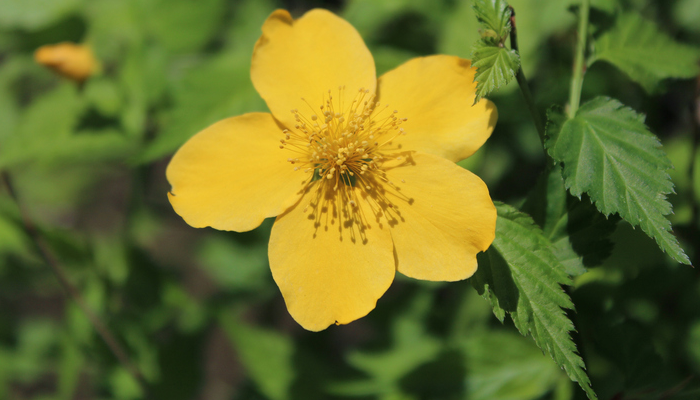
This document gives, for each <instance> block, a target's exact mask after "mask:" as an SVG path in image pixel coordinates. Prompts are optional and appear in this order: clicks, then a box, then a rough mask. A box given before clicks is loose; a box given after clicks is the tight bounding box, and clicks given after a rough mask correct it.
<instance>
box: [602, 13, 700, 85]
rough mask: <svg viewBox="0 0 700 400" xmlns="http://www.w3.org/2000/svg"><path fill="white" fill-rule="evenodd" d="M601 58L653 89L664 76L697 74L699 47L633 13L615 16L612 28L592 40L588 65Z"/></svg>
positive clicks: (698, 69)
mask: <svg viewBox="0 0 700 400" xmlns="http://www.w3.org/2000/svg"><path fill="white" fill-rule="evenodd" d="M598 60H604V61H607V62H610V63H612V64H613V65H615V66H616V67H618V68H619V69H621V70H622V71H623V72H625V73H626V74H627V75H629V77H630V78H632V80H634V81H635V82H637V83H639V84H640V85H642V86H643V87H644V89H645V90H646V91H647V92H652V91H653V90H654V89H655V88H656V86H657V85H658V84H659V82H660V81H661V80H663V79H666V78H691V77H693V76H696V75H697V74H698V73H700V66H699V65H698V61H700V49H698V48H696V47H691V46H687V45H684V44H681V43H678V42H676V41H674V40H673V39H671V38H670V37H669V36H668V35H666V34H665V33H663V32H661V31H660V30H659V28H658V27H657V26H656V24H654V23H653V22H651V21H647V20H645V19H643V18H642V17H640V16H639V15H636V14H622V15H620V16H618V17H617V20H616V21H615V25H614V26H613V27H612V29H611V30H610V31H608V32H606V33H604V34H603V35H602V36H600V37H599V38H598V39H597V40H596V41H595V52H594V54H593V57H592V58H591V60H590V61H589V63H588V64H589V65H590V64H593V63H594V62H595V61H598Z"/></svg>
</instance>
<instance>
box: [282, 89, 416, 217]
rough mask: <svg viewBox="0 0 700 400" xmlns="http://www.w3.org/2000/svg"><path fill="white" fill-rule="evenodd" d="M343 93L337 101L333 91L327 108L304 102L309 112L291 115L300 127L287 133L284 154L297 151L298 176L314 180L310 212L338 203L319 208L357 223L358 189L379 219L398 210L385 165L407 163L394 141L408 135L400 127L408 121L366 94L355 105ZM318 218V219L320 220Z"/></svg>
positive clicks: (357, 97)
mask: <svg viewBox="0 0 700 400" xmlns="http://www.w3.org/2000/svg"><path fill="white" fill-rule="evenodd" d="M344 90H345V89H344V87H340V88H338V98H339V99H338V100H336V99H335V98H334V97H333V95H332V93H331V91H330V90H329V91H328V93H327V96H326V98H325V99H324V101H323V104H321V105H320V106H317V107H316V108H314V107H313V106H312V105H311V104H309V103H308V102H307V101H306V100H305V99H303V98H302V100H303V101H304V102H305V103H306V104H307V105H308V106H309V112H308V113H305V112H301V111H299V110H298V109H294V110H291V112H292V114H294V119H295V121H296V123H295V125H294V128H293V129H284V130H283V131H282V134H283V135H284V138H283V139H281V140H280V143H281V144H280V148H281V149H288V150H291V151H293V152H294V153H295V157H291V158H288V159H287V161H289V162H290V163H291V164H293V165H294V170H295V171H299V170H301V171H303V172H306V173H307V174H308V175H309V178H308V181H307V183H306V186H305V188H304V189H308V188H309V187H310V186H311V185H316V186H317V188H318V191H317V195H316V196H315V197H314V198H312V199H311V201H310V203H309V205H308V206H307V208H308V207H312V208H314V209H316V208H317V206H318V205H319V204H322V203H334V205H335V207H334V209H333V210H329V208H328V207H327V206H328V204H326V207H323V206H322V207H321V208H320V211H321V213H326V212H331V213H332V214H333V216H338V217H342V218H343V219H344V220H350V221H353V220H355V222H357V219H356V215H355V209H356V208H357V201H358V199H357V193H358V191H357V190H353V188H355V189H358V190H359V193H361V194H362V195H363V197H364V198H365V199H367V200H368V202H369V203H371V204H370V207H371V208H372V209H373V212H374V214H375V215H377V217H378V216H379V215H381V210H384V211H385V212H386V211H387V209H394V208H397V207H396V206H395V205H394V204H393V203H392V202H391V201H389V200H388V199H387V198H386V195H385V190H386V189H385V186H386V185H389V187H394V188H395V186H394V184H393V182H391V181H390V180H389V178H388V177H387V175H386V171H385V170H384V168H383V164H384V163H385V162H387V161H390V160H399V161H401V160H402V155H401V154H399V153H398V150H399V148H398V147H397V146H392V141H393V140H394V139H396V138H397V137H398V136H400V135H405V134H406V132H405V131H404V129H403V128H402V127H401V124H402V123H403V122H405V121H406V120H407V119H406V118H399V117H397V115H396V114H398V111H397V110H393V111H392V110H390V109H389V106H388V105H384V106H382V105H381V104H380V103H379V102H377V101H376V96H375V95H374V94H370V91H369V90H365V89H360V90H359V91H358V92H357V94H356V95H355V98H354V99H353V100H352V101H351V103H350V104H343V102H342V99H343V98H344V96H343V95H344V93H343V91H344ZM381 183H384V185H382V184H381ZM396 189H398V188H396ZM335 203H337V204H335ZM307 208H305V210H306V209H307ZM338 210H340V211H341V212H340V214H339V213H338ZM343 213H344V214H345V215H344V216H343V215H342V214H343ZM319 214H320V213H316V214H315V215H316V218H318V217H319ZM361 225H363V224H361Z"/></svg>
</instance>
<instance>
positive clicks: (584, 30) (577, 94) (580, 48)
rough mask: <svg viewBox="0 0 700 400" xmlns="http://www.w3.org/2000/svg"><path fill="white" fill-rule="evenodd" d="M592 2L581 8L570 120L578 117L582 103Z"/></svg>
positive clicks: (570, 98)
mask: <svg viewBox="0 0 700 400" xmlns="http://www.w3.org/2000/svg"><path fill="white" fill-rule="evenodd" d="M590 3H591V2H590V0H582V2H581V8H579V20H578V41H577V44H576V54H575V56H574V74H573V76H572V78H571V92H570V96H569V118H573V117H574V116H576V111H578V107H579V104H580V103H581V88H582V87H583V74H584V72H585V70H584V64H585V58H584V57H585V50H586V39H587V38H588V13H589V10H590V8H591V4H590Z"/></svg>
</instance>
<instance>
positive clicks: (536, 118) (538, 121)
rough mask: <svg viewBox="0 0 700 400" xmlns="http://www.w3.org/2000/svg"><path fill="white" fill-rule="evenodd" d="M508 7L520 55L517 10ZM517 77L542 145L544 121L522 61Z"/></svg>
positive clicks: (512, 43) (514, 43)
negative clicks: (516, 21)
mask: <svg viewBox="0 0 700 400" xmlns="http://www.w3.org/2000/svg"><path fill="white" fill-rule="evenodd" d="M508 8H509V9H510V48H511V49H512V50H515V51H516V52H518V55H520V51H519V50H518V31H517V29H516V27H515V10H514V9H513V7H511V6H508ZM515 79H516V80H517V81H518V86H519V87H520V91H521V92H522V94H523V97H524V98H525V104H527V109H528V110H529V111H530V115H531V116H532V121H533V122H534V123H535V128H537V134H538V135H539V137H540V141H541V142H542V145H544V122H543V121H542V116H541V115H540V113H539V112H538V111H537V106H535V100H534V98H533V97H532V93H531V92H530V86H529V85H528V83H527V79H526V78H525V73H524V72H523V66H522V62H521V64H520V68H518V72H517V74H516V75H515Z"/></svg>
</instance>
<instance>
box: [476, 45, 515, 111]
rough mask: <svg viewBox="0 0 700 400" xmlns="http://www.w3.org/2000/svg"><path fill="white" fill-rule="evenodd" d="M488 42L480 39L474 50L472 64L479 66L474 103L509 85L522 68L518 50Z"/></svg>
mask: <svg viewBox="0 0 700 400" xmlns="http://www.w3.org/2000/svg"><path fill="white" fill-rule="evenodd" d="M488 43H489V42H488V40H486V39H482V40H480V41H478V42H477V43H476V45H475V46H474V50H473V52H472V66H473V67H475V68H477V71H476V75H475V76H474V80H476V82H477V84H476V98H475V99H474V104H476V103H477V102H478V101H479V100H480V99H481V98H482V97H484V96H486V95H487V94H489V93H491V92H492V91H494V90H496V89H498V88H499V87H501V86H505V85H507V84H508V82H510V81H512V80H513V78H515V74H517V72H518V68H520V57H519V56H518V53H517V52H515V51H514V50H508V49H506V48H505V47H499V46H492V45H490V44H488Z"/></svg>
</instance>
